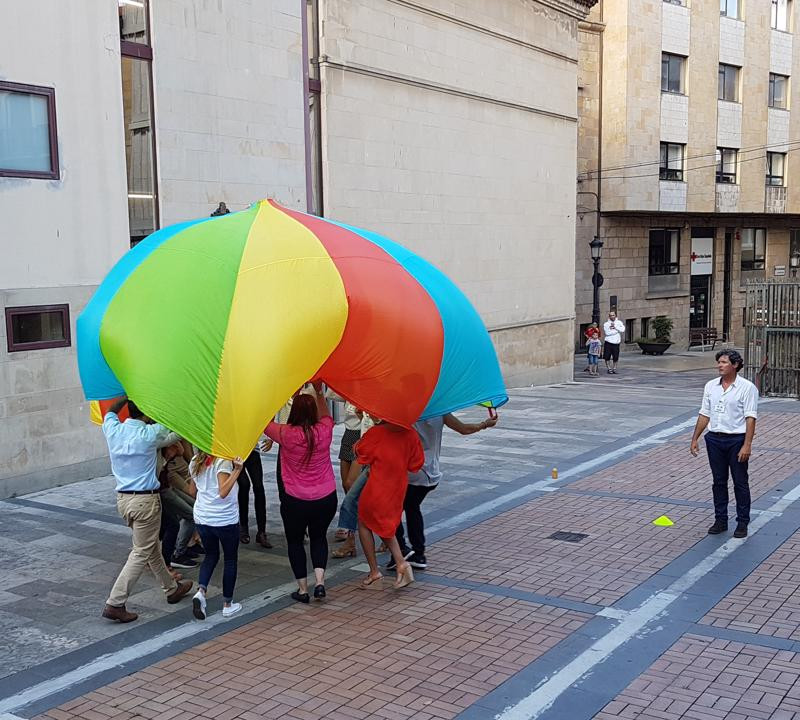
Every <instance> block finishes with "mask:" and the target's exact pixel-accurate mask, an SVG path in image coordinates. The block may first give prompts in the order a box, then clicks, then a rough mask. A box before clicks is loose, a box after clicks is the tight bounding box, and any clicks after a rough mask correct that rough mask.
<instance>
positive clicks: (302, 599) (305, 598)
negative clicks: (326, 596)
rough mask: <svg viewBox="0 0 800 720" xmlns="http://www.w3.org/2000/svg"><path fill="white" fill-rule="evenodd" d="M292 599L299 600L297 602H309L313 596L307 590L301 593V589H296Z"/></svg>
mask: <svg viewBox="0 0 800 720" xmlns="http://www.w3.org/2000/svg"><path fill="white" fill-rule="evenodd" d="M292 600H297V602H301V603H306V604H308V603H309V602H310V601H311V598H310V597H309V596H308V593H307V592H305V593H301V592H300V591H299V590H295V591H294V592H293V593H292Z"/></svg>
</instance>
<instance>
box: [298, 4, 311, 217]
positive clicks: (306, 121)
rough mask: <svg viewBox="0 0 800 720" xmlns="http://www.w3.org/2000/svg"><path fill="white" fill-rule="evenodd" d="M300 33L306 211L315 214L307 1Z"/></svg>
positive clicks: (302, 9)
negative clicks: (309, 104)
mask: <svg viewBox="0 0 800 720" xmlns="http://www.w3.org/2000/svg"><path fill="white" fill-rule="evenodd" d="M300 28H301V30H300V32H301V33H302V38H301V44H302V50H301V52H302V62H303V143H304V145H305V165H306V169H305V172H306V211H307V212H313V209H314V205H313V203H314V198H313V186H312V182H311V115H310V108H309V106H308V100H309V90H308V60H309V57H308V8H307V5H306V0H300Z"/></svg>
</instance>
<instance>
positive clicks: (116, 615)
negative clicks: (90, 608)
mask: <svg viewBox="0 0 800 720" xmlns="http://www.w3.org/2000/svg"><path fill="white" fill-rule="evenodd" d="M103 617H104V618H108V619H109V620H114V621H115V622H121V623H129V622H133V621H134V620H136V618H138V617H139V616H138V615H137V614H136V613H132V612H128V611H127V610H126V609H125V606H124V605H123V606H122V607H114V606H113V605H106V606H105V607H104V608H103Z"/></svg>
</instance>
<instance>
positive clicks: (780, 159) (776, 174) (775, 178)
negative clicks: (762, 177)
mask: <svg viewBox="0 0 800 720" xmlns="http://www.w3.org/2000/svg"><path fill="white" fill-rule="evenodd" d="M785 161H786V153H777V152H768V153H767V185H772V186H777V187H780V186H782V185H783V167H784V163H785Z"/></svg>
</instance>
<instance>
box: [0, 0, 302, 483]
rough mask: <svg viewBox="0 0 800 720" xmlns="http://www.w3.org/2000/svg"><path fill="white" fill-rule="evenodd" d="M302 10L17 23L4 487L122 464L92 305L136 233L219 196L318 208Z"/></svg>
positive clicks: (221, 8)
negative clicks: (93, 348) (90, 331)
mask: <svg viewBox="0 0 800 720" xmlns="http://www.w3.org/2000/svg"><path fill="white" fill-rule="evenodd" d="M301 10H302V6H301V5H300V3H291V4H290V3H288V2H283V3H281V2H264V3H251V2H248V1H247V0H225V2H224V3H195V2H190V1H189V0H159V1H158V2H154V3H152V7H148V3H146V2H145V1H144V0H119V1H117V0H103V1H102V2H94V3H91V4H88V3H87V4H86V7H85V8H82V7H81V9H78V8H77V6H75V5H73V4H72V3H64V2H60V0H42V2H39V3H36V7H35V8H34V7H31V8H29V9H26V11H25V12H19V13H16V14H13V16H12V15H9V16H8V18H6V21H4V22H3V23H0V48H2V49H1V50H0V78H2V81H0V217H2V219H3V220H2V227H0V257H2V262H0V314H3V315H4V317H3V322H2V323H0V498H2V497H8V496H11V495H15V494H21V493H25V492H32V491H34V490H39V489H41V488H45V487H50V486H52V485H54V484H58V483H64V482H70V481H74V480H81V479H85V478H87V477H93V476H97V475H102V474H105V473H107V472H108V470H109V464H108V455H107V450H106V445H105V441H104V439H103V436H102V434H101V433H100V431H99V429H98V428H97V427H96V426H94V425H92V424H91V423H90V422H89V407H88V403H86V402H85V400H84V398H83V392H82V390H81V387H80V383H79V380H78V372H77V362H76V353H75V320H76V318H77V317H78V315H80V313H81V311H82V310H83V307H84V306H85V304H86V302H87V301H88V300H89V298H90V297H91V296H92V294H93V292H94V291H95V289H96V288H97V286H98V284H99V283H100V282H101V281H102V279H103V278H104V277H105V275H106V274H107V273H108V271H109V269H110V268H111V267H112V265H113V264H114V263H115V262H116V261H117V260H118V259H119V258H120V257H121V256H122V255H123V254H124V253H125V252H126V251H127V250H128V249H129V248H130V247H131V244H134V243H136V242H138V241H139V240H140V239H141V238H142V237H144V236H145V235H148V234H149V233H151V232H153V230H155V229H157V228H158V227H162V226H165V225H170V224H172V223H175V222H179V221H182V220H186V219H190V218H196V217H202V216H204V215H206V216H207V215H209V214H210V213H211V212H212V211H213V210H214V208H215V207H216V206H217V205H218V203H219V202H220V201H225V202H227V203H228V204H229V205H230V206H231V207H232V208H234V209H239V208H241V207H245V206H247V205H248V204H250V203H251V202H252V201H253V200H256V199H258V198H261V197H265V196H268V195H270V196H274V197H276V198H278V199H280V200H281V202H283V203H284V204H286V205H289V206H292V207H296V208H298V209H305V207H306V182H305V175H306V173H305V161H304V157H305V142H304V111H303V108H304V104H303V73H302V67H303V62H302V32H301V30H302V18H301ZM67 29H68V31H67ZM50 110H51V111H52V112H50V113H49V114H48V111H50ZM165 312H169V308H165Z"/></svg>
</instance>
